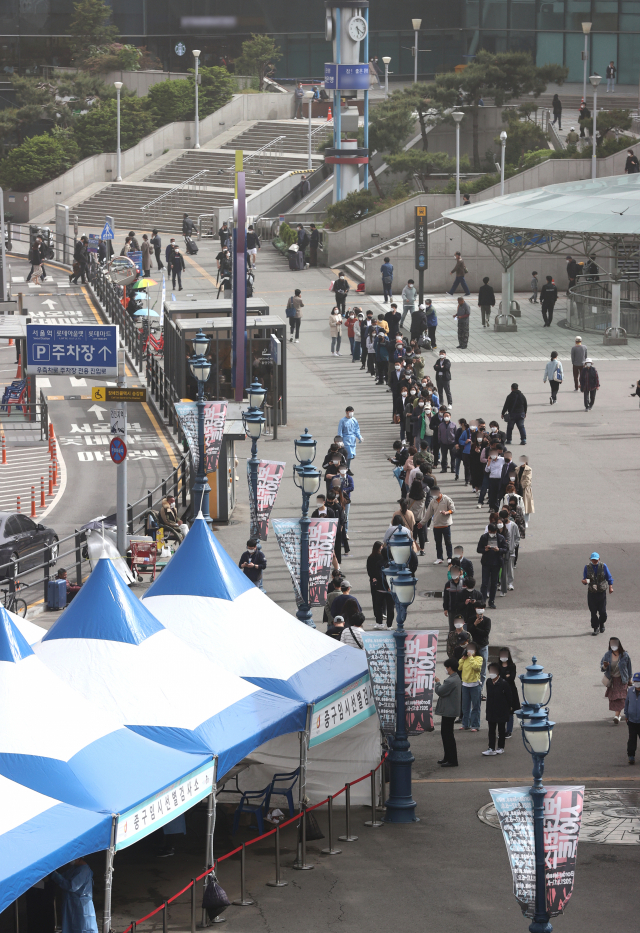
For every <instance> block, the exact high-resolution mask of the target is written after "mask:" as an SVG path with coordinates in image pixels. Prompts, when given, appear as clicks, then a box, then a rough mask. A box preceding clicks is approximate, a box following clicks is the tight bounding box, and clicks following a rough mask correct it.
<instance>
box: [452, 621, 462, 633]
mask: <svg viewBox="0 0 640 933" xmlns="http://www.w3.org/2000/svg"><path fill="white" fill-rule="evenodd" d="M453 624H454V625H455V627H456V628H457V629H458V631H460V630H461V629H462V622H454V623H453Z"/></svg>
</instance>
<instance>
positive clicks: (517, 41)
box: [509, 32, 536, 55]
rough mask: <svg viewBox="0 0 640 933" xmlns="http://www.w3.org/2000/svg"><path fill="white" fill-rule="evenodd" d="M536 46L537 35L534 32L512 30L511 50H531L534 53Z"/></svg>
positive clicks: (510, 35) (510, 37)
mask: <svg viewBox="0 0 640 933" xmlns="http://www.w3.org/2000/svg"><path fill="white" fill-rule="evenodd" d="M535 46H536V37H535V33H533V32H510V33H509V51H510V52H529V53H530V54H531V55H533V53H534V51H535Z"/></svg>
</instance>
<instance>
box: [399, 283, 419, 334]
mask: <svg viewBox="0 0 640 933" xmlns="http://www.w3.org/2000/svg"><path fill="white" fill-rule="evenodd" d="M417 297H418V292H417V290H416V288H415V287H414V284H413V279H409V280H408V281H407V284H406V285H405V287H404V288H403V289H402V320H401V321H400V329H402V325H403V324H404V319H405V318H406V316H407V314H408V315H409V318H410V319H411V317H412V316H413V312H414V311H415V308H416V298H417Z"/></svg>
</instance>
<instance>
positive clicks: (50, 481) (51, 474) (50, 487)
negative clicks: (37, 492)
mask: <svg viewBox="0 0 640 933" xmlns="http://www.w3.org/2000/svg"><path fill="white" fill-rule="evenodd" d="M49 495H50V496H52V495H53V466H52V465H51V464H49Z"/></svg>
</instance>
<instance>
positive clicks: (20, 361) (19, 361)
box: [16, 355, 22, 379]
mask: <svg viewBox="0 0 640 933" xmlns="http://www.w3.org/2000/svg"><path fill="white" fill-rule="evenodd" d="M16 379H22V355H21V356H20V357H19V358H18V371H17V373H16Z"/></svg>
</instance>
